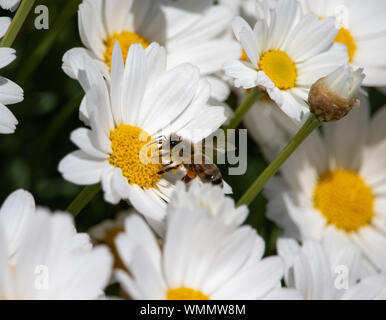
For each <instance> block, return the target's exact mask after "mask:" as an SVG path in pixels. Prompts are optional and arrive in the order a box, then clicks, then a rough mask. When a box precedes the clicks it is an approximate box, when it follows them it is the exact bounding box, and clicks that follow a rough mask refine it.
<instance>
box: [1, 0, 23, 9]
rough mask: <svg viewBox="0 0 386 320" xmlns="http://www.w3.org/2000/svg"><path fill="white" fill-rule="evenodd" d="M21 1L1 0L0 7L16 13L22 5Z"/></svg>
mask: <svg viewBox="0 0 386 320" xmlns="http://www.w3.org/2000/svg"><path fill="white" fill-rule="evenodd" d="M20 1H21V0H0V7H2V8H3V9H5V10H11V11H15V10H16V9H17V8H18V7H19V4H20Z"/></svg>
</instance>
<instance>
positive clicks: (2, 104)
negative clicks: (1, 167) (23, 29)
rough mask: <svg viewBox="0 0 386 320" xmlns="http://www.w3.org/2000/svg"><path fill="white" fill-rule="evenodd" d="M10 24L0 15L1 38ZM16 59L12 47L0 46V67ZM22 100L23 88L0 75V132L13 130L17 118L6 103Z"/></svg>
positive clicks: (8, 20) (8, 132) (5, 132)
mask: <svg viewBox="0 0 386 320" xmlns="http://www.w3.org/2000/svg"><path fill="white" fill-rule="evenodd" d="M10 24H11V19H10V18H8V17H0V38H2V37H3V36H4V35H5V33H6V32H7V30H8V27H9V25H10ZM15 59H16V51H15V50H14V49H12V48H0V69H1V68H4V67H6V66H7V65H9V64H10V63H11V62H12V61H13V60H15ZM21 101H23V89H22V88H20V87H19V86H18V85H17V84H16V83H14V82H12V81H11V80H8V79H6V78H4V77H0V134H10V133H13V132H15V129H16V125H17V123H18V122H17V119H16V118H15V116H14V115H13V114H12V112H11V111H10V110H9V109H8V108H7V107H6V105H9V104H14V103H18V102H21Z"/></svg>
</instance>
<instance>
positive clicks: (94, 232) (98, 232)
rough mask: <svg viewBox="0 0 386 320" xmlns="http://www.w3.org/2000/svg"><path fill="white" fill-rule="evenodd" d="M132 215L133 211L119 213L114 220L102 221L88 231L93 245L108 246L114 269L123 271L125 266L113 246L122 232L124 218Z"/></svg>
mask: <svg viewBox="0 0 386 320" xmlns="http://www.w3.org/2000/svg"><path fill="white" fill-rule="evenodd" d="M134 213H135V211H134V210H132V209H131V210H126V211H122V212H119V213H118V214H117V216H116V218H115V219H114V220H104V221H102V222H101V223H99V224H97V225H96V226H93V227H92V228H90V229H89V230H88V234H89V235H90V237H91V239H92V241H93V242H94V243H96V244H105V245H107V246H108V248H109V249H110V252H111V253H112V255H113V257H114V269H116V268H120V269H125V266H124V265H123V263H122V261H121V259H120V258H119V255H118V252H117V248H116V246H115V239H116V238H117V237H118V235H119V234H120V233H122V232H124V222H125V220H126V218H127V217H129V216H130V215H131V214H134Z"/></svg>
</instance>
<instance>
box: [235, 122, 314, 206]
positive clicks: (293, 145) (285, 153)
mask: <svg viewBox="0 0 386 320" xmlns="http://www.w3.org/2000/svg"><path fill="white" fill-rule="evenodd" d="M321 124H322V122H321V121H319V120H318V119H317V118H316V117H315V116H314V115H313V114H311V115H310V116H309V118H308V119H307V121H306V122H305V123H304V125H303V126H302V127H301V128H300V130H299V131H298V133H297V134H296V136H295V137H293V138H292V140H291V141H290V142H289V143H288V144H287V146H286V147H285V148H284V149H283V150H282V151H281V152H280V154H279V155H278V156H277V157H276V159H275V160H274V161H273V162H271V164H270V165H269V166H268V167H267V168H266V169H265V170H264V171H263V173H262V174H261V175H260V176H259V177H258V178H257V179H256V180H255V182H254V183H253V184H252V185H251V186H250V187H249V189H248V190H247V191H246V192H245V194H244V195H243V196H242V197H241V199H240V200H239V201H238V202H237V205H238V206H241V205H244V204H245V205H247V206H248V205H250V204H251V203H252V201H253V200H254V199H255V198H256V197H257V196H258V194H259V193H260V192H261V190H263V188H264V186H265V185H266V183H267V182H268V181H269V180H270V179H271V178H272V177H273V176H274V175H275V174H276V172H277V171H278V170H279V169H280V167H281V166H282V165H283V164H284V162H286V161H287V159H288V158H289V157H290V156H291V155H292V153H293V152H294V151H295V150H296V149H297V148H298V147H299V146H300V145H301V144H302V142H303V141H304V140H305V139H306V138H307V137H308V136H309V135H310V134H311V133H312V132H313V131H314V130H315V129H316V128H318V127H319V126H320V125H321Z"/></svg>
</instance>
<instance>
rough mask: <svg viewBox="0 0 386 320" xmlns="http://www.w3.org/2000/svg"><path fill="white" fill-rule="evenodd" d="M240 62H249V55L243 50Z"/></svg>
mask: <svg viewBox="0 0 386 320" xmlns="http://www.w3.org/2000/svg"><path fill="white" fill-rule="evenodd" d="M240 60H241V61H247V60H248V55H247V53H246V52H245V50H244V49H243V51H242V52H241V57H240Z"/></svg>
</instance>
